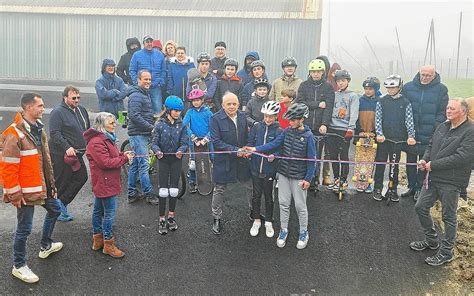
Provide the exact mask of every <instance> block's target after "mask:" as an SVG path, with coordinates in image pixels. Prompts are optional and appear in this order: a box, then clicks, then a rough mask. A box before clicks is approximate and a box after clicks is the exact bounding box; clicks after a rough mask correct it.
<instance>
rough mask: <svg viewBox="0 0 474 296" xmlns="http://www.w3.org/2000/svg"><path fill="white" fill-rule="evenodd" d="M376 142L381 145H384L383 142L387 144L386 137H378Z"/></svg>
mask: <svg viewBox="0 0 474 296" xmlns="http://www.w3.org/2000/svg"><path fill="white" fill-rule="evenodd" d="M376 140H377V142H379V143H383V142H385V137H384V136H377V138H376Z"/></svg>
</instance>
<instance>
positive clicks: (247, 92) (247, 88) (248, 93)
mask: <svg viewBox="0 0 474 296" xmlns="http://www.w3.org/2000/svg"><path fill="white" fill-rule="evenodd" d="M263 77H264V78H265V79H268V78H267V74H266V73H265V74H263ZM268 85H269V86H270V88H269V89H268V94H270V90H271V89H272V85H271V84H270V82H268ZM254 91H255V83H254V79H253V77H251V79H250V82H248V83H247V84H244V89H243V91H242V94H241V96H240V97H239V100H240V101H241V103H240V104H241V105H242V106H247V103H248V102H249V101H250V99H251V98H252V94H253V92H254Z"/></svg>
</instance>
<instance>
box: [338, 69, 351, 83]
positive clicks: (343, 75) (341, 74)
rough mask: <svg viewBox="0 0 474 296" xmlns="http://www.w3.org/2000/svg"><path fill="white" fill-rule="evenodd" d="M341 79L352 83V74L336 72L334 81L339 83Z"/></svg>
mask: <svg viewBox="0 0 474 296" xmlns="http://www.w3.org/2000/svg"><path fill="white" fill-rule="evenodd" d="M340 79H347V81H351V73H349V71H347V70H336V73H334V80H335V81H338V80H340Z"/></svg>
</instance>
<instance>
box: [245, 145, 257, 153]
mask: <svg viewBox="0 0 474 296" xmlns="http://www.w3.org/2000/svg"><path fill="white" fill-rule="evenodd" d="M242 149H244V150H245V151H247V152H255V151H257V149H256V148H255V147H249V146H244V147H243V148H242Z"/></svg>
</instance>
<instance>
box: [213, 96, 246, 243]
mask: <svg viewBox="0 0 474 296" xmlns="http://www.w3.org/2000/svg"><path fill="white" fill-rule="evenodd" d="M238 109H239V100H238V98H237V96H236V95H235V94H233V93H230V92H228V93H226V94H225V95H224V97H223V98H222V109H221V110H219V111H218V112H216V113H215V114H214V115H213V116H212V117H211V122H210V130H211V139H212V143H213V145H214V150H215V151H234V152H229V153H228V154H227V153H224V154H222V153H220V154H215V155H214V163H213V164H214V165H213V168H214V169H213V171H212V177H213V181H214V183H215V184H214V193H213V195H212V216H213V218H214V223H213V225H212V231H213V233H214V234H220V233H221V218H222V208H223V206H224V194H225V191H226V189H227V184H229V183H235V182H237V181H238V182H240V183H241V184H243V185H244V186H245V188H246V191H247V202H248V205H249V208H250V207H251V204H250V201H251V198H252V183H251V181H250V164H249V161H248V160H247V159H245V158H244V156H245V153H244V152H243V149H242V147H244V145H245V144H246V143H247V137H248V129H247V116H246V115H245V113H244V112H241V111H240V110H238ZM235 151H242V152H235Z"/></svg>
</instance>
